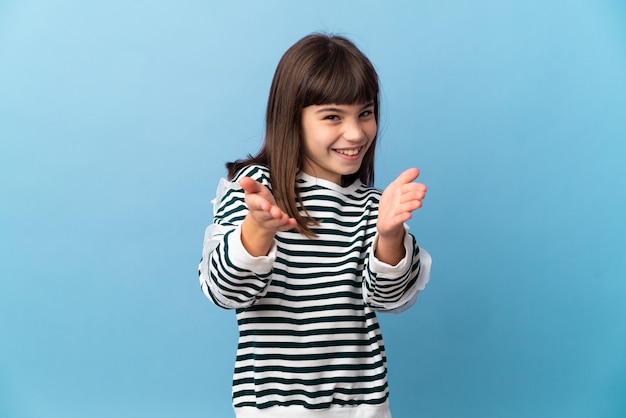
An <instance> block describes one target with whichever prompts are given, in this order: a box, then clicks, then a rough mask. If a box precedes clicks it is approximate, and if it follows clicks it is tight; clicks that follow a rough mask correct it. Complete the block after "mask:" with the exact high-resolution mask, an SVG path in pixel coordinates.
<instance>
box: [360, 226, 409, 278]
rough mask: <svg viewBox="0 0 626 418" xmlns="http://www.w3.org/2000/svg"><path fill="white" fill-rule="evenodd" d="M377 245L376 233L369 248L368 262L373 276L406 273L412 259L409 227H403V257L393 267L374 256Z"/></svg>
mask: <svg viewBox="0 0 626 418" xmlns="http://www.w3.org/2000/svg"><path fill="white" fill-rule="evenodd" d="M377 245H378V232H376V236H375V237H374V243H373V244H372V246H371V247H370V262H369V267H370V270H371V271H372V273H375V274H385V275H387V274H395V275H397V274H402V273H403V272H405V271H407V269H408V268H409V267H410V265H411V260H412V258H413V237H412V236H411V235H410V234H409V227H408V226H407V225H406V224H405V225H404V257H403V258H402V260H400V261H399V262H398V264H396V265H395V266H392V265H391V264H387V263H384V262H382V261H380V260H379V259H378V258H376V256H375V255H374V254H375V252H376V246H377Z"/></svg>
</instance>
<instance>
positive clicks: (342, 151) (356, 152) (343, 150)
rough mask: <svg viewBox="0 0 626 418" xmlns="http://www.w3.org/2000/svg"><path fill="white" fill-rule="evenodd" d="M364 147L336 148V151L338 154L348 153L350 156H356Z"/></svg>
mask: <svg viewBox="0 0 626 418" xmlns="http://www.w3.org/2000/svg"><path fill="white" fill-rule="evenodd" d="M362 149H363V147H359V148H356V149H335V150H334V151H335V152H336V153H338V154H341V155H346V156H348V157H354V156H357V155H359V154H360V153H361V150H362Z"/></svg>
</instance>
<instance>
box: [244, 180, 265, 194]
mask: <svg viewBox="0 0 626 418" xmlns="http://www.w3.org/2000/svg"><path fill="white" fill-rule="evenodd" d="M239 185H240V186H241V187H242V188H243V190H244V191H245V192H246V193H258V192H260V191H261V190H262V189H261V188H262V187H263V185H262V184H261V183H259V182H258V181H256V180H254V179H253V178H250V177H244V178H242V179H241V180H239Z"/></svg>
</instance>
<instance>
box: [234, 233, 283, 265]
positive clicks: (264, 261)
mask: <svg viewBox="0 0 626 418" xmlns="http://www.w3.org/2000/svg"><path fill="white" fill-rule="evenodd" d="M227 243H228V247H229V249H230V253H229V257H230V259H231V261H232V263H233V264H234V265H236V266H237V267H238V268H241V269H244V270H248V271H251V272H253V273H255V274H261V275H262V274H267V273H269V272H271V271H272V267H273V265H274V261H275V260H276V241H274V243H273V244H272V248H270V251H269V253H268V254H267V255H265V256H261V257H254V256H252V255H250V253H249V252H248V251H247V250H246V248H245V247H244V246H243V243H242V242H241V225H239V226H238V227H237V228H235V229H234V230H233V232H232V233H230V234H229V235H228V236H227Z"/></svg>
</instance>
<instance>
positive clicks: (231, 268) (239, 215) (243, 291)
mask: <svg viewBox="0 0 626 418" xmlns="http://www.w3.org/2000/svg"><path fill="white" fill-rule="evenodd" d="M245 176H252V177H253V178H249V177H245ZM240 177H243V178H241V180H239V181H233V182H226V181H225V180H222V182H220V186H219V187H218V193H217V197H216V199H215V201H214V203H215V211H214V215H215V217H214V223H213V224H212V225H210V226H209V227H208V228H207V232H206V234H205V240H204V247H203V252H202V261H201V262H200V266H199V273H200V284H201V287H202V290H203V292H204V293H205V295H206V296H207V297H208V298H209V299H210V300H212V301H213V302H214V303H215V304H216V305H218V306H220V307H222V308H226V309H230V308H243V307H247V306H250V305H252V304H253V303H254V302H255V301H256V300H257V299H258V298H259V297H261V296H262V295H263V294H265V291H266V289H267V286H268V284H269V283H270V281H271V272H272V268H273V263H274V260H275V258H276V246H275V242H274V235H275V232H274V233H273V234H271V236H270V237H267V235H264V234H267V231H266V229H268V225H267V224H268V222H269V223H270V224H272V221H271V219H274V217H273V214H276V209H277V208H276V209H275V204H274V205H272V202H273V197H272V196H271V193H270V191H269V189H268V188H267V187H266V186H265V185H269V179H268V177H267V170H265V169H263V168H259V167H250V168H248V169H246V170H245V171H244V172H243V173H242V174H241V176H240ZM236 180H237V179H236ZM268 204H269V206H270V207H269V209H268ZM272 206H273V207H272ZM268 214H269V215H268ZM280 218H282V216H281V217H280ZM264 219H265V222H263V220H264ZM294 222H295V221H294ZM274 223H276V222H274ZM278 223H279V224H282V223H283V222H278ZM287 224H288V225H291V222H290V221H289V219H287ZM259 225H260V226H259ZM270 227H271V225H270ZM263 228H265V229H263ZM284 228H287V227H286V226H284ZM255 234H256V235H255ZM264 236H265V237H266V240H265V241H263V237H264ZM257 247H261V248H260V249H259V248H257Z"/></svg>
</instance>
